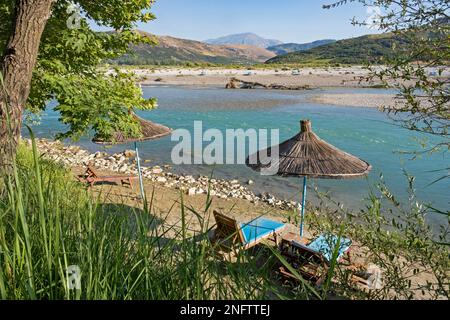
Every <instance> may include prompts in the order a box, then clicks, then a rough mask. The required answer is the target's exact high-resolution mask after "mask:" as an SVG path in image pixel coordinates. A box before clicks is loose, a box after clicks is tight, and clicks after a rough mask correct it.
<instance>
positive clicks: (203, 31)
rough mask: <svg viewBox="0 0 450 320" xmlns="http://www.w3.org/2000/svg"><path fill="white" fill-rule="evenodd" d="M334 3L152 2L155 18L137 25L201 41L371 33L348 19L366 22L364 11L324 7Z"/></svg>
mask: <svg viewBox="0 0 450 320" xmlns="http://www.w3.org/2000/svg"><path fill="white" fill-rule="evenodd" d="M333 1H334V0H157V1H156V3H155V4H154V5H153V8H152V10H151V11H152V12H153V13H154V14H155V15H156V17H157V19H156V20H154V21H151V22H149V23H146V24H140V25H138V28H139V29H142V30H145V31H148V32H150V33H154V34H157V35H170V36H174V37H179V38H186V39H193V40H206V39H209V38H217V37H220V36H224V35H229V34H234V33H242V32H254V33H256V34H259V35H261V36H263V37H265V38H271V39H278V40H281V41H283V42H298V43H302V42H310V41H314V40H318V39H344V38H350V37H355V36H359V35H364V34H368V33H373V32H374V31H373V30H369V29H368V28H366V27H355V26H353V25H351V23H350V20H351V19H352V18H353V17H357V18H359V19H361V20H365V19H366V18H367V15H368V14H367V13H366V8H364V7H363V6H362V5H361V4H358V3H353V4H347V5H344V6H342V7H338V8H334V9H331V10H324V9H322V5H323V4H329V3H332V2H333Z"/></svg>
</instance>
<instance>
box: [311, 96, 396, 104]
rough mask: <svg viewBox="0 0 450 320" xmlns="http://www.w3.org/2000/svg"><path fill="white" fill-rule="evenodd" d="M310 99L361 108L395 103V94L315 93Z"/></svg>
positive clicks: (320, 102) (316, 101)
mask: <svg viewBox="0 0 450 320" xmlns="http://www.w3.org/2000/svg"><path fill="white" fill-rule="evenodd" d="M308 100H309V101H311V102H313V103H318V104H328V105H336V106H346V107H360V108H380V107H383V106H388V105H391V106H392V105H394V104H395V95H393V94H381V93H380V94H378V93H364V94H360V93H334V94H318V95H313V96H311V97H310V98H309V99H308Z"/></svg>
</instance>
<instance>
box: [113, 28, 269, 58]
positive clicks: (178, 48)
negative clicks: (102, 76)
mask: <svg viewBox="0 0 450 320" xmlns="http://www.w3.org/2000/svg"><path fill="white" fill-rule="evenodd" d="M138 32H139V33H141V34H142V35H144V36H148V37H150V38H152V39H156V40H157V42H158V44H157V45H148V44H140V45H136V46H132V47H131V48H130V53H128V54H126V55H124V56H122V57H121V58H119V59H117V60H116V62H118V63H119V64H127V65H155V64H156V65H159V64H162V65H172V64H173V65H181V64H183V65H186V64H205V63H206V64H208V63H209V64H247V65H248V64H254V63H261V62H265V61H267V60H268V59H270V58H273V57H275V56H276V54H275V53H273V52H272V51H269V50H267V49H265V48H261V47H256V46H250V45H244V44H242V45H211V44H208V43H204V42H200V41H194V40H187V39H179V38H174V37H169V36H153V35H151V34H149V33H146V32H144V31H138Z"/></svg>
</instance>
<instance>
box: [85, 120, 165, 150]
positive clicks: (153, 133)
mask: <svg viewBox="0 0 450 320" xmlns="http://www.w3.org/2000/svg"><path fill="white" fill-rule="evenodd" d="M132 116H133V117H134V118H135V120H136V121H137V122H138V123H139V127H140V129H141V134H142V136H141V137H127V136H126V135H125V134H124V133H123V132H120V131H117V132H115V133H113V134H112V135H111V137H110V138H109V139H108V140H103V139H101V138H99V137H97V136H96V137H94V139H93V140H92V141H93V142H95V143H98V144H122V143H130V142H139V141H146V140H155V139H159V138H162V137H165V136H167V135H169V134H170V133H171V132H172V129H170V128H168V127H166V126H163V125H161V124H158V123H153V122H151V121H148V120H144V119H142V118H141V117H138V116H137V115H136V114H135V113H133V114H132Z"/></svg>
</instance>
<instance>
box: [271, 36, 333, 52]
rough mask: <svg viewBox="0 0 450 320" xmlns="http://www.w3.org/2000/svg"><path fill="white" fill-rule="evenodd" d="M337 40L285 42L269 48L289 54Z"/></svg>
mask: <svg viewBox="0 0 450 320" xmlns="http://www.w3.org/2000/svg"><path fill="white" fill-rule="evenodd" d="M333 42H336V40H331V39H325V40H317V41H314V42H309V43H284V44H279V45H276V46H272V47H268V48H267V50H269V51H272V52H274V53H275V54H277V55H282V54H288V53H291V52H296V51H306V50H309V49H312V48H315V47H320V46H323V45H326V44H329V43H333Z"/></svg>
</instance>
